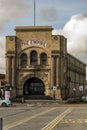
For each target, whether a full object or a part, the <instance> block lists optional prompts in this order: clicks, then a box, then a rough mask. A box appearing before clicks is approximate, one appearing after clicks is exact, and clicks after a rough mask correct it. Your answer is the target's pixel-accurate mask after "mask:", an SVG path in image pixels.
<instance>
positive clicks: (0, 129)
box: [0, 118, 3, 130]
mask: <svg viewBox="0 0 87 130" xmlns="http://www.w3.org/2000/svg"><path fill="white" fill-rule="evenodd" d="M2 122H3V120H2V118H0V130H2V124H3V123H2Z"/></svg>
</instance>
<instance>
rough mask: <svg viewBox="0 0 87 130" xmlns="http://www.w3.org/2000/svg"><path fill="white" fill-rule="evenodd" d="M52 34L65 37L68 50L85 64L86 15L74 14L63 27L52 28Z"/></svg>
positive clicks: (86, 55) (86, 52)
mask: <svg viewBox="0 0 87 130" xmlns="http://www.w3.org/2000/svg"><path fill="white" fill-rule="evenodd" d="M53 34H58V35H64V36H65V37H67V46H68V52H69V53H71V54H72V55H74V56H75V57H77V58H79V59H80V60H81V61H83V62H84V63H86V64H87V17H86V16H84V15H81V14H78V15H74V16H72V17H71V19H70V20H69V21H68V22H67V23H66V24H65V26H64V28H63V29H60V30H54V31H53Z"/></svg>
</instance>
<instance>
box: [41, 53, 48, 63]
mask: <svg viewBox="0 0 87 130" xmlns="http://www.w3.org/2000/svg"><path fill="white" fill-rule="evenodd" d="M40 63H41V64H42V65H46V64H47V55H46V54H45V53H42V54H41V56H40Z"/></svg>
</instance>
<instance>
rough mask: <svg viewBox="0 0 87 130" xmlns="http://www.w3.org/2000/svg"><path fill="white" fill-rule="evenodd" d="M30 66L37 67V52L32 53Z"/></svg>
mask: <svg viewBox="0 0 87 130" xmlns="http://www.w3.org/2000/svg"><path fill="white" fill-rule="evenodd" d="M30 64H31V65H37V52H36V51H32V52H31V54H30Z"/></svg>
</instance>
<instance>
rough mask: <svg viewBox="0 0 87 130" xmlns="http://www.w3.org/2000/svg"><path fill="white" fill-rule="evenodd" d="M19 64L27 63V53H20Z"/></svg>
mask: <svg viewBox="0 0 87 130" xmlns="http://www.w3.org/2000/svg"><path fill="white" fill-rule="evenodd" d="M21 65H22V66H26V65H27V55H26V54H22V55H21Z"/></svg>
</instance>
